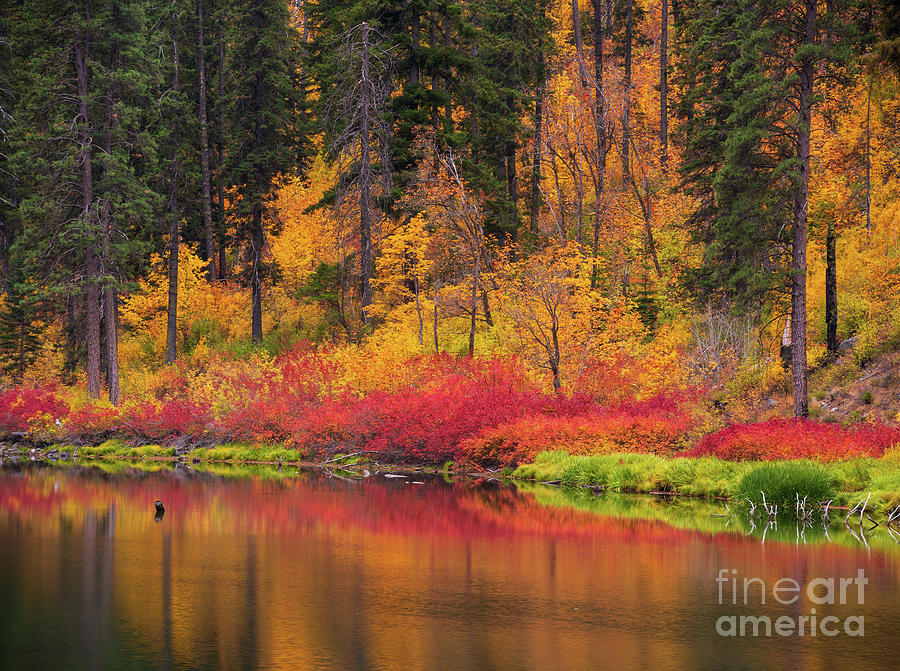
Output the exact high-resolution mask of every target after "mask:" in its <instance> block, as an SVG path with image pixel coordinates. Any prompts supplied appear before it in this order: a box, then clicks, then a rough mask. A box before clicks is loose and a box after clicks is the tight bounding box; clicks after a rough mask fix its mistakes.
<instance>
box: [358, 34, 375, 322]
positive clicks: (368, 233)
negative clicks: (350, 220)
mask: <svg viewBox="0 0 900 671" xmlns="http://www.w3.org/2000/svg"><path fill="white" fill-rule="evenodd" d="M360 69H361V78H362V83H363V84H362V92H363V99H362V100H361V101H360V103H361V104H360V114H361V117H362V119H361V122H360V127H361V128H360V134H359V154H360V160H359V247H360V250H359V251H360V253H359V271H360V302H361V305H362V320H363V323H368V321H369V317H368V308H369V305H371V304H372V274H373V273H372V210H371V206H372V198H371V182H372V164H371V155H370V153H369V152H370V149H369V144H370V142H371V137H370V135H371V119H369V111H370V109H371V104H372V101H371V100H369V86H370V80H371V76H370V71H369V24H367V23H363V24H362V64H361V68H360Z"/></svg>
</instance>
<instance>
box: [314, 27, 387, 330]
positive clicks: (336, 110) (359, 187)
mask: <svg viewBox="0 0 900 671" xmlns="http://www.w3.org/2000/svg"><path fill="white" fill-rule="evenodd" d="M383 44H384V38H383V36H382V35H381V34H380V33H379V32H378V31H377V30H375V29H374V28H373V27H372V26H370V25H369V24H368V23H361V24H360V25H358V26H354V27H353V28H351V29H350V30H348V31H346V32H345V33H344V34H343V35H342V36H341V40H340V43H339V45H338V53H337V63H338V72H339V75H338V76H337V78H336V79H335V81H334V82H333V88H332V90H331V91H330V92H329V95H328V101H327V103H326V104H325V106H324V115H323V116H324V120H325V126H326V130H327V148H328V155H329V157H330V158H331V159H332V160H334V161H336V162H337V164H338V166H339V173H340V177H339V182H338V188H337V201H338V202H337V207H338V209H340V208H342V207H352V206H353V204H354V203H355V206H356V207H357V208H358V210H359V250H360V264H359V268H360V303H361V306H362V311H361V315H362V320H363V322H367V321H368V315H367V308H368V306H369V305H371V303H372V283H371V280H372V275H373V274H374V263H373V257H372V248H373V245H372V240H373V210H374V209H375V203H374V196H375V194H373V191H374V190H376V189H378V188H379V184H381V188H382V189H384V188H389V185H390V179H389V178H388V177H387V176H388V175H389V173H390V160H389V159H390V156H389V154H388V145H389V143H388V142H387V138H388V136H389V133H390V127H389V125H388V124H387V122H386V121H385V119H384V110H385V108H386V106H387V104H388V100H389V99H390V91H391V74H392V70H393V68H392V59H391V54H390V52H389V51H388V50H386V49H384V47H383ZM373 145H375V146H376V147H377V149H376V153H377V152H380V154H381V155H380V157H379V158H380V163H381V180H378V179H376V178H377V177H378V176H377V175H376V174H375V165H374V161H373ZM348 196H350V197H348Z"/></svg>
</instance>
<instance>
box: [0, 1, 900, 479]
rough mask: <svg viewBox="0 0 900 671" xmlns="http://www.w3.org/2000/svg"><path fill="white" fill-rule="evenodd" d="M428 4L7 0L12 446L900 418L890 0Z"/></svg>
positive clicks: (610, 448) (523, 433) (308, 449)
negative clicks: (52, 0)
mask: <svg viewBox="0 0 900 671" xmlns="http://www.w3.org/2000/svg"><path fill="white" fill-rule="evenodd" d="M407 4H408V3H407ZM407 4H404V3H399V4H398V3H394V4H391V3H388V5H386V6H385V7H387V6H390V10H387V9H385V10H384V11H381V10H379V12H378V13H377V14H376V13H375V12H374V10H373V9H372V7H370V6H369V5H368V4H366V3H364V2H350V3H346V2H332V1H331V0H327V1H325V0H322V1H320V2H316V3H305V2H286V0H266V1H265V2H257V3H254V5H253V8H249V7H248V6H246V4H245V3H240V2H236V1H233V0H227V1H225V2H215V3H213V2H209V1H208V0H197V1H196V2H193V1H192V2H186V1H185V0H175V2H174V3H169V4H165V5H154V4H153V3H148V2H146V1H145V0H131V1H130V2H127V3H122V2H110V1H108V0H91V1H90V2H88V3H68V2H62V3H58V4H56V5H54V6H53V7H48V6H47V5H46V3H43V2H38V1H37V0H26V1H25V2H22V3H18V4H16V5H15V6H10V7H5V8H3V9H2V10H0V54H2V58H3V61H2V62H3V66H4V67H2V68H0V280H2V290H0V369H2V374H0V434H2V437H0V440H2V442H3V444H4V445H7V446H9V445H12V444H16V443H23V444H24V443H30V444H32V445H49V444H55V443H66V444H71V445H80V446H83V448H85V449H87V448H88V447H89V446H95V447H96V446H102V445H104V444H107V443H106V441H108V440H110V439H114V440H118V441H123V443H124V444H126V445H127V446H128V448H127V449H128V450H134V451H135V452H134V454H135V455H136V456H140V455H141V454H142V453H141V450H144V452H146V453H147V454H149V453H150V452H151V451H152V448H150V447H148V446H150V445H160V446H162V449H164V450H171V451H172V453H173V454H175V453H177V454H179V455H181V454H182V453H184V452H186V451H189V450H194V451H195V453H196V454H198V455H200V454H205V453H203V452H199V451H198V450H200V451H202V450H211V451H213V453H216V454H222V455H224V454H226V453H228V454H232V456H233V457H234V458H243V457H244V456H246V454H244V453H240V452H239V450H240V449H245V448H236V447H234V445H235V444H240V445H253V446H254V447H252V448H246V449H252V450H256V451H257V452H259V454H265V455H268V456H270V457H272V459H277V458H278V457H281V458H282V459H287V458H288V456H291V457H295V458H301V459H328V458H330V457H331V456H333V455H335V454H337V453H343V454H348V453H360V454H362V455H364V456H365V457H366V458H370V459H379V460H382V461H393V462H405V463H411V464H432V465H440V464H443V463H446V462H448V461H453V462H458V463H462V464H469V465H473V466H477V467H480V468H500V467H514V466H516V465H518V464H523V463H529V462H535V460H536V459H538V458H539V455H541V454H542V453H544V452H546V451H552V450H559V449H563V450H565V451H566V452H567V453H568V454H570V455H572V458H576V457H578V458H580V457H584V458H588V457H589V458H595V459H600V460H601V461H602V460H603V459H607V458H609V459H613V458H614V457H611V456H607V455H626V456H627V455H631V456H633V457H634V458H636V459H663V460H666V459H672V460H673V461H672V463H682V461H683V460H684V459H685V458H686V457H690V458H693V459H696V463H697V464H699V465H702V464H707V463H711V462H708V461H707V458H709V457H716V458H717V459H719V460H721V463H723V464H725V463H728V464H730V463H738V462H744V461H748V460H749V461H756V460H783V459H810V460H815V461H817V462H822V463H826V464H831V463H832V462H835V463H836V462H840V461H843V460H847V459H854V460H855V459H858V458H861V457H867V458H872V459H873V460H875V461H873V463H880V462H879V461H877V460H879V459H882V458H883V457H884V455H885V454H888V453H890V450H891V449H892V446H896V445H897V444H900V429H898V421H900V414H898V408H897V399H898V398H900V376H898V374H897V372H896V371H897V369H898V364H900V237H898V224H897V222H898V218H897V217H898V207H897V204H898V202H900V170H898V167H897V165H898V162H897V149H896V148H897V147H898V146H900V134H898V128H900V125H898V123H897V119H898V114H900V80H898V76H897V73H898V67H900V61H898V58H897V51H898V50H897V41H898V26H900V17H898V15H897V11H896V8H895V7H894V6H893V4H892V3H889V2H873V3H868V4H864V5H860V4H859V3H855V2H845V1H843V0H841V1H836V2H832V3H827V6H820V4H821V3H815V2H813V3H809V2H807V3H800V4H797V3H784V2H775V3H755V4H754V3H749V4H748V3H743V2H740V1H739V0H734V1H733V2H727V3H724V5H722V6H721V7H720V6H719V5H720V4H721V3H713V2H698V3H690V6H687V5H685V6H682V3H677V4H676V3H672V12H669V3H667V2H662V3H658V2H654V1H649V0H616V1H615V2H606V3H601V2H599V1H597V2H593V3H590V4H589V5H588V4H585V3H579V2H577V1H575V2H557V3H546V2H543V1H538V0H527V1H523V2H520V3H508V2H497V1H495V0H491V1H488V2H481V3H471V2H466V1H461V2H451V3H449V4H447V3H434V2H424V3H418V4H415V3H414V6H413V5H409V6H407ZM110 25H115V26H117V28H118V30H116V31H109V30H108V29H107V28H106V27H107V26H110ZM798 26H803V27H804V29H803V30H797V29H796V28H797V27H798ZM726 38H727V39H726ZM784 63H789V64H790V67H787V68H786V67H785V66H784ZM510 64H514V65H510ZM360 82H362V83H360ZM260 446H263V447H260ZM99 449H103V448H99ZM216 450H218V451H219V452H215V451H216ZM229 450H231V452H229ZM235 450H238V451H235ZM226 458H231V457H226ZM620 458H621V457H620ZM263 460H267V459H263ZM292 460H296V459H292ZM602 463H606V462H605V461H604V462H602ZM654 463H668V462H654ZM717 463H718V462H717ZM849 463H856V462H855V461H854V462H849ZM697 467H698V468H700V467H701V466H697ZM827 467H828V468H836V466H827ZM723 468H725V467H724V466H723ZM664 470H665V469H664ZM714 489H715V487H711V491H712V490H714Z"/></svg>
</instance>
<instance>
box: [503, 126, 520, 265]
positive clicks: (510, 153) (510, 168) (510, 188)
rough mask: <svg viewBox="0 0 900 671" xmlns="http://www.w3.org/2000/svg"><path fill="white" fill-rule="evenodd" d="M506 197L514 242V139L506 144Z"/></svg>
mask: <svg viewBox="0 0 900 671" xmlns="http://www.w3.org/2000/svg"><path fill="white" fill-rule="evenodd" d="M506 197H507V199H508V200H509V208H510V210H509V214H510V222H509V223H510V227H511V228H510V231H509V235H510V238H511V239H512V241H513V242H514V243H515V242H517V241H518V239H519V178H518V174H517V172H516V143H515V141H511V142H508V143H507V144H506ZM514 253H515V252H514Z"/></svg>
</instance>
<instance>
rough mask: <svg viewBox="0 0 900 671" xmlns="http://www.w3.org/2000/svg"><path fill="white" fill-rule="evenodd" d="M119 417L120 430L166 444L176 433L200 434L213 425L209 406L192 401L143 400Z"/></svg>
mask: <svg viewBox="0 0 900 671" xmlns="http://www.w3.org/2000/svg"><path fill="white" fill-rule="evenodd" d="M121 419H122V421H121V424H120V426H119V430H120V431H121V432H122V433H123V434H125V435H126V436H128V437H130V438H131V439H132V440H136V441H139V442H156V443H165V442H169V441H171V440H174V439H175V438H177V437H179V436H192V437H200V436H203V435H205V434H206V433H207V432H208V431H210V430H211V429H212V428H213V414H212V409H211V408H210V407H209V406H208V405H205V404H203V403H193V402H191V401H180V400H170V401H163V402H162V403H143V404H141V405H136V406H132V407H131V408H128V409H126V410H124V411H122V413H121Z"/></svg>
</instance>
